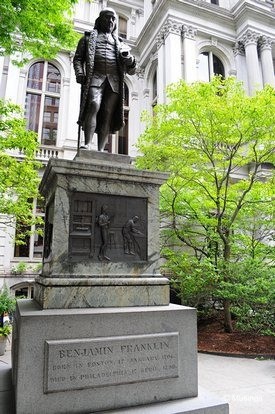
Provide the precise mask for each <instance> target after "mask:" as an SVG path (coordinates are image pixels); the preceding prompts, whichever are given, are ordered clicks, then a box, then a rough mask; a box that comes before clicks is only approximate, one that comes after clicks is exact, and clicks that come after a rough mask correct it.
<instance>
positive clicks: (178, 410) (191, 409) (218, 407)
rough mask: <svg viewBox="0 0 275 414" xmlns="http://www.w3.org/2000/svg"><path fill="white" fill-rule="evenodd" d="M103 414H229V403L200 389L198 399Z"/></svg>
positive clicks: (104, 412) (102, 413) (186, 399)
mask: <svg viewBox="0 0 275 414" xmlns="http://www.w3.org/2000/svg"><path fill="white" fill-rule="evenodd" d="M90 414H92V413H90ZM101 414H229V406H228V403H226V402H224V401H219V400H218V399H217V398H215V397H214V396H212V395H210V394H209V393H208V392H207V391H205V390H203V389H201V388H199V395H198V397H194V398H185V399H183V400H175V401H168V402H163V403H158V404H150V405H143V406H140V407H132V408H122V409H119V410H111V411H102V412H101Z"/></svg>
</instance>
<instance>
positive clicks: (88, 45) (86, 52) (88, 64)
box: [73, 29, 136, 133]
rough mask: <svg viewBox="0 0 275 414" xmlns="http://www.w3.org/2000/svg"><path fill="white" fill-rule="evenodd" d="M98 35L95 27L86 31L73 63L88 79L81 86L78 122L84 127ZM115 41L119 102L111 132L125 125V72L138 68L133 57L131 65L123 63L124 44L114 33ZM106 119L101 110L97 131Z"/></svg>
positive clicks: (133, 71)
mask: <svg viewBox="0 0 275 414" xmlns="http://www.w3.org/2000/svg"><path fill="white" fill-rule="evenodd" d="M97 36H98V31H97V29H93V30H92V31H91V32H85V34H84V36H83V37H82V38H81V39H80V41H79V43H78V46H77V49H76V52H75V56H74V60H73V64H74V70H75V74H76V77H78V76H79V75H85V77H86V80H85V83H84V84H83V85H82V87H81V102H80V110H79V118H78V124H79V125H81V126H82V127H83V126H84V123H85V116H86V113H87V100H88V93H89V88H90V85H91V80H92V76H93V70H94V59H95V48H96V40H97ZM113 38H114V41H115V50H116V56H117V66H118V73H119V104H118V105H117V107H116V109H115V113H114V115H113V119H112V122H111V126H110V133H114V132H116V131H118V130H119V129H120V128H121V127H122V126H123V125H124V116H123V97H124V76H125V73H128V74H130V75H133V74H134V73H135V69H136V62H135V59H134V58H133V63H132V64H131V66H128V67H127V66H126V65H125V64H123V62H122V60H121V57H120V54H119V50H120V47H121V45H122V44H123V43H122V41H121V39H119V38H117V37H115V36H114V35H113ZM102 122H104V120H102V119H101V112H100V110H99V112H98V114H97V123H96V125H97V128H96V131H95V132H98V126H99V125H101V124H102Z"/></svg>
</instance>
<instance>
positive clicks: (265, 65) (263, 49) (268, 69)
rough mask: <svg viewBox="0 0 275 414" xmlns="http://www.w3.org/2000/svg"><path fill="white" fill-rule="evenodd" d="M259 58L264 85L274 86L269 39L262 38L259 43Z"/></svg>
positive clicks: (274, 78) (274, 79)
mask: <svg viewBox="0 0 275 414" xmlns="http://www.w3.org/2000/svg"><path fill="white" fill-rule="evenodd" d="M259 45H260V56H261V62H262V74H263V83H264V85H266V84H269V85H271V86H275V77H274V67H273V59H272V40H271V38H270V37H267V36H262V37H261V38H260V41H259Z"/></svg>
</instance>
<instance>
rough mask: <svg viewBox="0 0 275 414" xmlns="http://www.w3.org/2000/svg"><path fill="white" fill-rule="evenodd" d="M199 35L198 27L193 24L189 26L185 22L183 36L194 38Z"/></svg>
mask: <svg viewBox="0 0 275 414" xmlns="http://www.w3.org/2000/svg"><path fill="white" fill-rule="evenodd" d="M196 35H197V29H195V27H193V26H188V25H187V24H184V25H183V26H182V36H183V38H186V39H191V40H194V39H195V37H196Z"/></svg>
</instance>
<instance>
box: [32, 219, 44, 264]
mask: <svg viewBox="0 0 275 414" xmlns="http://www.w3.org/2000/svg"><path fill="white" fill-rule="evenodd" d="M43 227H44V226H43V225H42V224H40V225H39V226H37V227H36V229H42V230H43ZM42 252H43V236H41V235H40V234H37V233H35V234H34V247H33V257H35V258H40V257H41V258H42Z"/></svg>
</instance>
